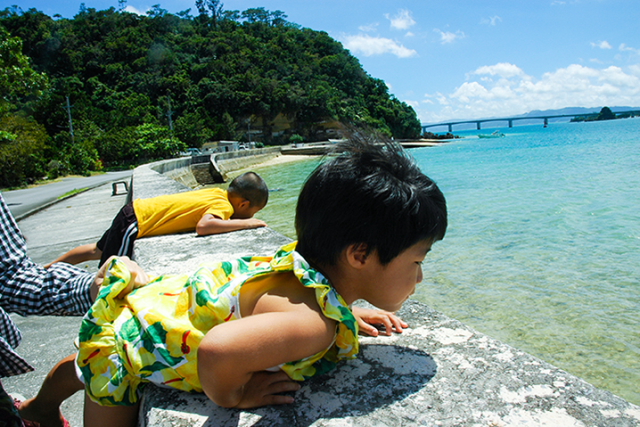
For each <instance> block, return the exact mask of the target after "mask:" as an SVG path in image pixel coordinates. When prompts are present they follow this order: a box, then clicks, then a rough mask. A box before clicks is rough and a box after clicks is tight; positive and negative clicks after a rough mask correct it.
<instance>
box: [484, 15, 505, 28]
mask: <svg viewBox="0 0 640 427" xmlns="http://www.w3.org/2000/svg"><path fill="white" fill-rule="evenodd" d="M501 21H502V18H500V17H499V16H498V15H496V16H492V17H490V18H483V19H482V20H481V21H480V23H481V24H485V25H491V26H494V27H495V26H496V25H498V22H501Z"/></svg>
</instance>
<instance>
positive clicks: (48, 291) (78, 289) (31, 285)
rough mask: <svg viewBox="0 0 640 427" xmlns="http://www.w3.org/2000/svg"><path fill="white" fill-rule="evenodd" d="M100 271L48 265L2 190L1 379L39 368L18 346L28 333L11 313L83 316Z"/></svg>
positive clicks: (0, 279)
mask: <svg viewBox="0 0 640 427" xmlns="http://www.w3.org/2000/svg"><path fill="white" fill-rule="evenodd" d="M93 278H94V274H93V273H89V272H87V271H85V270H82V269H80V268H77V267H74V266H72V265H69V264H65V263H56V264H54V265H52V266H51V267H50V268H49V269H45V268H43V267H42V266H40V265H37V264H36V263H34V262H33V261H32V260H31V258H29V257H28V256H27V245H26V242H25V240H24V237H23V236H22V233H21V232H20V229H19V228H18V225H17V224H16V221H15V219H14V218H13V215H11V212H10V211H9V208H8V207H7V205H6V203H5V201H4V198H3V197H2V194H0V377H8V376H11V375H18V374H23V373H25V372H29V371H32V370H33V367H32V366H31V365H29V364H28V363H27V362H26V361H25V360H24V359H23V358H22V357H20V356H19V355H18V354H17V353H16V352H15V350H14V349H15V348H16V347H17V346H18V344H20V341H21V339H22V335H21V334H20V330H19V329H18V328H17V326H16V324H15V323H14V322H13V320H12V319H11V317H10V316H9V313H18V314H20V315H22V316H28V315H45V314H46V315H57V316H82V315H84V314H85V313H86V311H87V310H89V308H90V307H91V296H90V293H89V290H90V287H91V284H92V283H93Z"/></svg>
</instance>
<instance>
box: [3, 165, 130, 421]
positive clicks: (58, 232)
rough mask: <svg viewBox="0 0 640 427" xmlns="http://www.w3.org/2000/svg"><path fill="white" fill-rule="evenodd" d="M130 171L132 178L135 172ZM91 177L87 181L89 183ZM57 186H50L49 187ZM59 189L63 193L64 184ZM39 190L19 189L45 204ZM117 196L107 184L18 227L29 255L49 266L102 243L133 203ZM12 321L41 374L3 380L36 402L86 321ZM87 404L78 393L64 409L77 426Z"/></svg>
mask: <svg viewBox="0 0 640 427" xmlns="http://www.w3.org/2000/svg"><path fill="white" fill-rule="evenodd" d="M128 173H129V175H130V174H131V172H130V171H129V172H128ZM109 177H110V178H111V179H114V177H115V179H118V180H120V179H122V178H125V176H123V175H120V174H119V175H109ZM85 179H86V180H87V181H83V180H85ZM127 181H128V178H127ZM54 185H55V184H49V185H47V186H45V187H49V186H54ZM73 185H75V186H76V188H84V187H88V186H93V185H95V184H92V183H91V178H74V181H73ZM56 189H57V191H63V190H62V189H59V188H58V186H56ZM38 190H39V189H36V188H34V189H28V190H18V191H20V192H22V193H23V194H24V197H26V198H27V199H30V200H36V198H38V200H40V201H41V203H42V200H43V199H40V198H39V197H40V196H38V195H36V196H33V198H31V195H30V194H35V193H38ZM48 191H50V189H49V190H48ZM30 192H31V193H30ZM65 192H66V190H65ZM8 193H9V194H10V193H14V192H8ZM8 193H3V196H4V197H5V199H8V200H10V199H9V198H8V197H7V194H8ZM111 193H112V189H111V184H110V183H106V184H104V183H103V184H102V185H100V186H98V187H95V188H94V189H91V190H89V191H86V192H83V193H81V194H78V195H75V196H73V197H70V198H67V199H65V200H62V201H60V202H57V203H55V204H53V205H50V206H49V207H47V208H45V209H43V210H40V211H38V212H37V213H35V214H32V215H30V216H28V217H27V218H24V219H22V220H21V221H19V222H18V225H19V226H20V229H21V230H22V233H23V234H24V236H25V238H26V240H27V247H28V253H29V256H31V258H32V259H33V260H34V261H36V262H38V263H41V264H45V263H47V262H50V261H53V260H54V259H55V258H57V257H58V256H59V255H61V254H63V253H64V252H66V251H68V250H69V249H72V248H74V247H76V246H78V245H81V244H85V243H91V242H96V241H98V239H99V238H100V236H101V235H102V233H103V232H104V231H105V230H106V229H107V228H108V227H109V225H110V224H111V221H112V220H113V217H114V216H115V215H116V213H117V212H118V211H119V210H120V208H121V207H122V206H123V205H124V204H125V201H126V200H127V195H126V194H122V195H116V196H112V195H111ZM60 194H63V193H60ZM21 197H22V196H21ZM8 200H7V201H8ZM13 200H16V199H15V198H14V199H13ZM14 207H15V206H14ZM80 267H84V268H86V269H88V270H90V271H97V269H98V261H91V262H87V263H83V264H82V265H80ZM12 318H13V319H14V321H15V322H16V323H17V325H18V327H19V328H20V330H21V331H22V334H23V340H22V344H20V346H19V347H18V352H19V353H20V354H21V355H22V356H24V357H25V358H26V359H27V360H28V361H29V362H30V363H31V364H32V365H33V366H34V367H35V368H36V370H35V371H34V372H30V373H28V374H25V375H19V376H15V377H10V378H3V380H2V383H3V385H4V387H5V389H6V390H7V392H9V393H11V394H12V395H16V394H18V395H22V396H24V397H26V398H30V397H33V396H35V395H36V394H37V392H38V390H39V388H40V385H41V384H42V381H43V380H44V377H45V376H46V375H47V373H48V372H49V370H50V369H51V368H52V367H53V366H54V365H55V364H56V363H57V362H58V361H59V360H60V359H62V358H63V357H66V356H68V355H69V354H72V353H74V352H75V348H74V346H73V340H74V339H75V337H76V336H77V334H78V329H79V327H80V321H81V318H80V317H51V316H34V317H20V316H18V315H15V314H13V315H12ZM82 402H83V394H82V393H77V394H76V395H75V396H73V397H72V398H71V399H70V400H68V401H67V402H66V403H65V404H64V405H63V407H62V411H63V414H64V415H65V417H66V418H67V419H68V420H69V422H70V423H71V426H72V427H79V426H82V406H83V403H82Z"/></svg>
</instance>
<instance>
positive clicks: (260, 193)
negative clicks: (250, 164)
mask: <svg viewBox="0 0 640 427" xmlns="http://www.w3.org/2000/svg"><path fill="white" fill-rule="evenodd" d="M228 191H229V193H234V194H237V195H238V196H240V197H243V198H245V199H247V200H248V201H249V204H250V205H251V206H260V207H261V208H263V207H265V206H266V205H267V202H268V201H269V188H268V187H267V183H266V182H264V179H262V177H261V176H260V175H258V174H257V173H255V172H246V173H243V174H242V175H240V176H237V177H236V178H234V179H233V181H231V183H230V184H229V188H228Z"/></svg>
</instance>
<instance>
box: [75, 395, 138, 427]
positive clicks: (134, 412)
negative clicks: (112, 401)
mask: <svg viewBox="0 0 640 427" xmlns="http://www.w3.org/2000/svg"><path fill="white" fill-rule="evenodd" d="M139 409H140V404H136V405H134V406H100V405H98V404H97V403H96V402H94V401H93V400H91V399H90V398H89V396H87V395H86V394H85V396H84V425H85V427H113V426H118V427H136V425H137V424H138V410H139Z"/></svg>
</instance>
